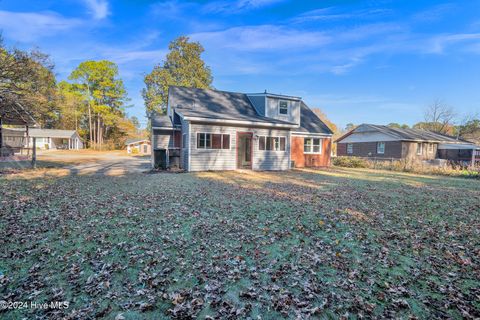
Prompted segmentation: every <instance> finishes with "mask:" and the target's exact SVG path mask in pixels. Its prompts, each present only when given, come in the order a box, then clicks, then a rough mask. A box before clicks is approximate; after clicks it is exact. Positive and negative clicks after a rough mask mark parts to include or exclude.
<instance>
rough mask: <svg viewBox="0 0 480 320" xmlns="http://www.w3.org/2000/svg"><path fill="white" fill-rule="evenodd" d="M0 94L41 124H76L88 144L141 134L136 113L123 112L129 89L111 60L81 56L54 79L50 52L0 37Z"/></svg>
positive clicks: (111, 144)
mask: <svg viewBox="0 0 480 320" xmlns="http://www.w3.org/2000/svg"><path fill="white" fill-rule="evenodd" d="M0 95H1V96H2V98H4V99H8V100H12V101H16V102H19V103H20V104H21V105H22V106H23V107H24V108H26V109H27V110H28V111H29V112H30V113H31V114H32V115H33V117H34V118H35V119H36V120H37V122H38V123H39V125H40V126H41V127H42V128H53V129H67V130H77V131H78V132H79V134H80V136H81V137H82V138H83V139H84V141H85V142H86V143H87V145H88V146H89V147H91V148H95V149H113V148H119V147H121V146H123V144H124V142H125V140H126V139H127V138H128V137H137V136H141V135H142V132H141V131H140V130H139V123H138V119H136V118H134V117H132V118H128V117H127V115H126V113H125V108H126V107H127V106H128V105H127V103H128V96H127V92H126V90H125V87H124V84H123V81H122V79H121V78H120V76H119V72H118V67H117V65H116V64H115V63H114V62H111V61H107V60H100V61H84V62H82V63H80V64H79V65H78V66H77V68H75V69H74V70H72V72H71V73H70V76H69V77H68V81H60V82H58V81H57V79H56V76H55V73H54V64H53V62H52V61H51V59H50V57H49V56H48V55H46V54H44V53H42V52H40V51H39V50H32V51H24V50H20V49H16V48H13V49H11V48H7V47H6V46H5V45H4V43H3V41H2V39H1V37H0Z"/></svg>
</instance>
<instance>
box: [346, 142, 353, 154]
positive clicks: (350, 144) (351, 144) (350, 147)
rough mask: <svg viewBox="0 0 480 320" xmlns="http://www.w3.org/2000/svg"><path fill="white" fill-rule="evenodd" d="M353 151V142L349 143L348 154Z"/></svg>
mask: <svg viewBox="0 0 480 320" xmlns="http://www.w3.org/2000/svg"><path fill="white" fill-rule="evenodd" d="M352 153H353V143H347V154H352Z"/></svg>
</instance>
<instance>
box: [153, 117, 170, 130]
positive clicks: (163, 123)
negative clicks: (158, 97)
mask: <svg viewBox="0 0 480 320" xmlns="http://www.w3.org/2000/svg"><path fill="white" fill-rule="evenodd" d="M151 121H152V127H165V128H173V124H172V120H170V117H169V116H168V115H165V114H153V115H152V116H151Z"/></svg>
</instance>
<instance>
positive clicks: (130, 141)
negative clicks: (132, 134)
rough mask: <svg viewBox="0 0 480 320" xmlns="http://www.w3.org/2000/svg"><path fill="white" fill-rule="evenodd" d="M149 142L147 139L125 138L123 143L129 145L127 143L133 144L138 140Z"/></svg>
mask: <svg viewBox="0 0 480 320" xmlns="http://www.w3.org/2000/svg"><path fill="white" fill-rule="evenodd" d="M144 141H146V142H150V141H149V140H148V139H127V141H125V145H129V144H135V143H139V142H144Z"/></svg>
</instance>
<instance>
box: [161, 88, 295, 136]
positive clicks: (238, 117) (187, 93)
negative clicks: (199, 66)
mask: <svg viewBox="0 0 480 320" xmlns="http://www.w3.org/2000/svg"><path fill="white" fill-rule="evenodd" d="M168 94H169V103H170V106H171V107H173V108H174V109H175V112H177V113H179V114H180V115H181V116H183V117H185V118H189V117H190V118H199V119H205V120H232V121H249V122H254V123H255V122H256V123H262V124H274V125H275V124H277V125H285V126H291V127H293V126H296V124H294V123H292V122H288V121H282V120H277V119H272V118H267V117H264V116H260V115H259V114H258V113H257V112H256V111H255V108H254V107H253V105H252V104H251V103H250V100H249V99H248V97H247V95H246V94H244V93H238V92H227V91H218V90H212V89H197V88H186V87H176V86H172V87H170V89H169V92H168ZM152 126H153V124H152Z"/></svg>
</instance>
